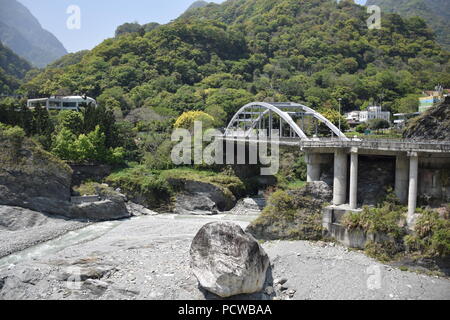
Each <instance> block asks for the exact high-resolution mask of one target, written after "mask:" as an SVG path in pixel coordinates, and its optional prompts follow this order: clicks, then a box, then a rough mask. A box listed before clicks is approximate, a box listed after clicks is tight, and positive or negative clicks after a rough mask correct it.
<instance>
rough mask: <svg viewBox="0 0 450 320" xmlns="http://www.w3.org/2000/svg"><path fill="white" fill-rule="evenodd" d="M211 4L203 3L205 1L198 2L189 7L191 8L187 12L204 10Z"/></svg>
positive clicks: (199, 0)
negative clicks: (198, 9)
mask: <svg viewBox="0 0 450 320" xmlns="http://www.w3.org/2000/svg"><path fill="white" fill-rule="evenodd" d="M208 3H209V2H206V1H203V0H198V1H195V2H194V3H193V4H191V5H190V6H189V8H187V10H186V11H189V10H192V9H197V8H203V7H206V6H207V5H208Z"/></svg>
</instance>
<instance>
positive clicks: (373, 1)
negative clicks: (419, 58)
mask: <svg viewBox="0 0 450 320" xmlns="http://www.w3.org/2000/svg"><path fill="white" fill-rule="evenodd" d="M367 5H378V6H380V7H381V9H382V10H383V11H385V12H395V13H398V14H400V15H401V16H405V17H414V16H418V17H421V18H423V19H424V20H425V21H426V22H427V23H428V24H429V25H430V27H431V28H432V29H433V30H434V31H435V32H436V38H437V40H438V41H439V43H440V44H441V45H442V46H443V47H444V48H446V49H447V50H450V34H449V30H450V2H449V1H448V0H368V1H367Z"/></svg>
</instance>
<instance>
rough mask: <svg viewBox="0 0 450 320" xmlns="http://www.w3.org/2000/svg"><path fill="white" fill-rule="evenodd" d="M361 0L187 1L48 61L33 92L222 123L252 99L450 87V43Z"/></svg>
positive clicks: (393, 100)
mask: <svg viewBox="0 0 450 320" xmlns="http://www.w3.org/2000/svg"><path fill="white" fill-rule="evenodd" d="M367 18H368V14H367V13H366V8H365V7H363V6H359V5H355V4H354V3H353V1H341V2H340V3H339V4H337V3H336V1H331V0H301V1H299V0H280V1H272V0H233V1H226V2H225V3H223V4H221V5H217V4H210V5H208V6H206V7H202V8H198V9H193V10H190V11H188V12H186V13H185V14H184V15H183V16H182V17H180V18H179V19H177V20H176V21H174V22H172V23H170V24H167V25H163V26H160V27H158V28H156V29H153V30H151V31H150V32H146V33H143V32H142V31H139V32H130V33H125V34H122V35H121V36H120V37H117V38H114V39H108V40H106V41H104V42H103V43H101V44H100V45H98V46H97V47H96V48H94V49H93V50H92V51H90V52H89V53H87V54H85V55H84V56H83V57H82V60H81V62H80V63H78V64H74V65H69V66H65V67H62V68H54V67H49V68H47V69H45V70H44V71H43V72H42V73H40V74H39V75H37V76H36V77H35V78H34V79H32V80H31V81H30V82H28V83H27V84H26V85H25V86H24V92H25V93H27V94H28V95H29V96H32V97H35V96H47V95H50V94H54V93H56V92H58V90H61V89H62V90H64V92H67V91H68V92H72V93H87V94H88V95H89V96H93V97H97V98H98V100H99V102H100V103H103V104H105V105H107V106H108V107H112V108H114V109H115V110H116V114H119V113H122V115H123V116H126V115H127V114H128V113H129V112H130V111H131V110H133V109H136V108H141V107H145V108H149V109H153V110H154V111H157V112H158V113H162V114H165V115H167V114H169V115H177V114H180V113H181V112H183V111H187V110H206V111H207V112H208V113H210V114H211V115H213V116H214V117H215V118H216V119H218V120H219V121H221V122H222V124H224V122H225V121H226V120H227V119H228V118H230V116H231V115H232V114H233V113H234V112H235V111H236V110H238V108H239V107H241V106H242V105H243V104H245V103H247V102H250V101H253V100H267V101H283V100H292V101H297V102H304V103H306V104H307V105H309V106H311V107H313V108H318V109H323V108H326V109H330V108H337V105H338V102H337V99H338V98H343V101H342V103H343V108H344V110H351V109H355V108H356V109H357V108H360V107H361V106H364V105H367V103H368V101H370V100H375V101H376V100H381V99H382V100H383V105H384V106H385V107H387V108H389V109H391V110H392V111H396V110H397V109H398V105H399V101H400V99H402V98H404V97H407V96H409V95H410V94H416V93H417V92H420V91H421V90H422V89H423V88H432V87H434V86H435V85H436V84H437V83H441V84H443V85H445V86H450V72H449V71H450V70H449V53H448V52H445V51H443V50H442V49H441V47H440V46H439V45H438V44H437V43H436V42H435V40H434V36H433V34H432V32H431V31H430V30H429V28H428V27H427V25H426V24H425V22H424V21H423V20H421V19H419V18H410V19H404V18H401V17H400V16H398V15H390V14H387V15H384V20H383V27H382V29H381V30H369V29H368V28H367V24H366V20H367Z"/></svg>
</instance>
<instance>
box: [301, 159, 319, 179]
mask: <svg viewBox="0 0 450 320" xmlns="http://www.w3.org/2000/svg"><path fill="white" fill-rule="evenodd" d="M305 161H306V168H307V170H306V176H307V182H314V181H320V174H321V172H320V155H319V154H318V153H311V152H308V153H306V154H305Z"/></svg>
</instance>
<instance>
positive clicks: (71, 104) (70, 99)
mask: <svg viewBox="0 0 450 320" xmlns="http://www.w3.org/2000/svg"><path fill="white" fill-rule="evenodd" d="M87 104H92V105H93V106H94V107H95V106H97V102H96V101H95V99H93V98H90V97H86V96H83V97H82V96H52V97H50V98H42V99H30V100H28V101H27V107H28V108H30V109H34V108H35V107H36V106H37V105H40V106H42V107H45V108H46V109H47V110H76V111H80V107H82V106H83V105H87Z"/></svg>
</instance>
